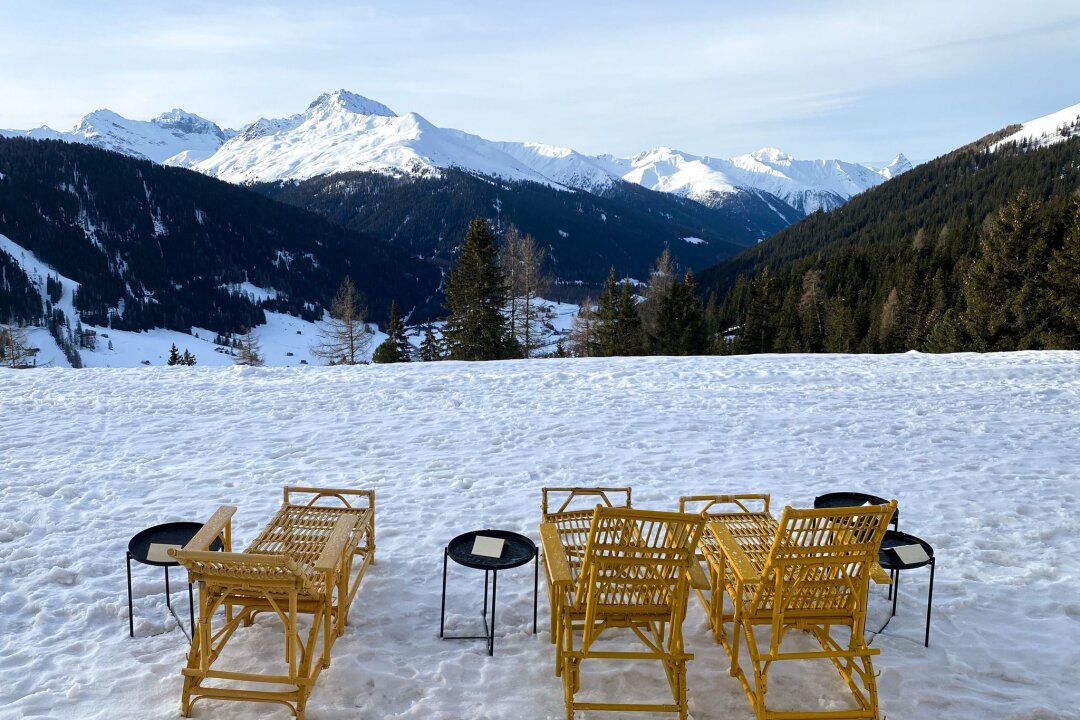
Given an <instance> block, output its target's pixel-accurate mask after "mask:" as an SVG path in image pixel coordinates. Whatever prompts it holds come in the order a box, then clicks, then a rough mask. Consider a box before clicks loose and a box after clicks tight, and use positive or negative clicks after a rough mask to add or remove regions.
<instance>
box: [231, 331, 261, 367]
mask: <svg viewBox="0 0 1080 720" xmlns="http://www.w3.org/2000/svg"><path fill="white" fill-rule="evenodd" d="M265 362H266V360H265V358H264V357H263V351H262V345H261V344H260V343H259V340H258V338H256V337H255V331H254V330H253V329H251V328H244V333H243V334H242V335H241V336H240V337H239V338H238V339H237V343H236V357H234V358H233V363H234V364H236V365H246V366H248V367H261V366H262V365H264V364H265Z"/></svg>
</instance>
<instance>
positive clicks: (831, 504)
mask: <svg viewBox="0 0 1080 720" xmlns="http://www.w3.org/2000/svg"><path fill="white" fill-rule="evenodd" d="M866 503H870V504H871V505H888V504H889V501H888V500H886V499H885V498H882V497H878V496H877V495H870V494H868V493H861V492H831V493H825V494H824V495H818V496H817V497H816V498H814V507H815V508H817V509H821V508H844V507H858V506H859V505H865V504H866ZM889 524H890V525H892V526H893V527H894V528H896V529H897V530H899V529H900V508H899V507H898V508H896V510H895V511H894V512H893V516H892V518H890V519H889Z"/></svg>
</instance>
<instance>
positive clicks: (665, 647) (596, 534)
mask: <svg viewBox="0 0 1080 720" xmlns="http://www.w3.org/2000/svg"><path fill="white" fill-rule="evenodd" d="M702 529H703V521H702V519H701V518H700V517H697V516H694V515H687V514H684V513H671V512H651V511H646V510H632V509H629V508H617V507H604V506H600V505H598V506H596V507H595V508H594V510H593V512H592V516H591V518H590V521H589V528H588V532H587V535H586V538H585V541H584V549H583V552H582V553H581V556H580V562H578V563H577V568H576V570H575V569H574V568H573V563H574V562H575V560H574V558H575V556H576V552H577V547H578V546H577V545H570V546H564V545H563V544H562V542H561V538H562V537H564V535H560V533H559V530H558V527H557V525H556V524H555V523H552V522H545V523H541V526H540V539H541V542H542V544H543V548H544V557H545V567H546V568H547V571H548V579H549V584H550V587H551V591H552V593H553V594H554V595H555V596H557V598H558V600H557V604H556V605H555V606H554V607H556V608H557V618H556V622H557V623H558V626H559V630H558V634H557V636H558V643H557V646H556V650H555V654H556V663H555V664H556V674H557V675H561V676H562V680H563V695H564V699H565V701H566V717H567V719H568V720H573V717H574V712H575V711H576V710H624V711H652V712H672V713H678V715H679V717H680V718H685V717H686V712H687V698H686V662H687V661H688V660H690V659H691V658H692V657H693V655H691V654H689V653H687V652H685V650H684V646H683V634H682V623H683V618H684V617H685V615H686V601H687V596H688V594H689V584H690V573H689V568H690V566H691V565H693V564H695V563H696V560H695V558H694V549H695V548H696V547H697V543H698V540H699V539H700V536H701V533H702ZM571 540H573V541H574V542H576V540H574V538H573V537H571ZM617 628H621V629H623V630H628V631H629V633H628V634H627V635H625V636H624V637H623V638H622V639H623V640H630V641H631V642H632V643H633V645H632V648H633V649H630V650H626V649H612V648H614V647H619V648H622V647H625V646H624V645H614V644H612V643H607V642H605V643H602V644H600V645H599V646H598V644H597V640H598V639H599V638H600V636H601V635H603V634H604V633H606V632H607V631H609V630H614V629H617ZM639 643H640V645H643V646H644V647H643V648H642V647H640V646H639V645H638V644H639ZM590 659H603V660H631V661H640V660H658V661H660V662H661V664H662V665H663V669H664V673H665V675H666V677H667V681H668V684H669V686H670V689H671V695H672V701H671V702H665V703H640V702H630V703H628V702H621V703H616V702H577V701H575V697H574V696H575V694H576V693H577V692H578V690H579V689H580V686H581V664H582V661H583V660H590Z"/></svg>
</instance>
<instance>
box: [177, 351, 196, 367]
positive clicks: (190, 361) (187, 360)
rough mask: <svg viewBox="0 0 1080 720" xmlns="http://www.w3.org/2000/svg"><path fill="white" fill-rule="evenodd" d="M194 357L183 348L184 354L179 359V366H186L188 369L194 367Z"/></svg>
mask: <svg viewBox="0 0 1080 720" xmlns="http://www.w3.org/2000/svg"><path fill="white" fill-rule="evenodd" d="M195 363H196V360H195V356H194V355H192V354H191V353H189V352H188V350H187V348H184V354H183V355H182V356H181V357H180V364H181V365H187V366H188V367H195Z"/></svg>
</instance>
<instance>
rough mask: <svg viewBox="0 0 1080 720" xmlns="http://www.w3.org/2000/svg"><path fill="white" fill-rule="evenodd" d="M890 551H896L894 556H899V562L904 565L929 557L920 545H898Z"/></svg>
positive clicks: (924, 560) (919, 561)
mask: <svg viewBox="0 0 1080 720" xmlns="http://www.w3.org/2000/svg"><path fill="white" fill-rule="evenodd" d="M892 551H893V552H894V553H896V557H898V558H900V562H902V563H904V564H905V565H914V564H915V563H921V562H926V561H927V560H929V559H930V556H929V555H927V554H926V551H925V550H923V546H922V545H917V544H916V545H899V546H897V547H894V548H893V549H892Z"/></svg>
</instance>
